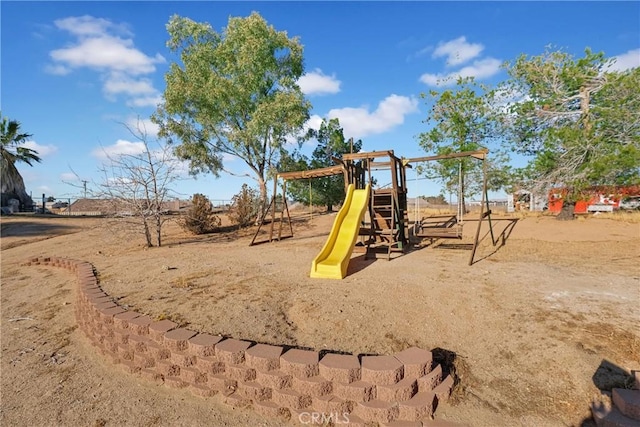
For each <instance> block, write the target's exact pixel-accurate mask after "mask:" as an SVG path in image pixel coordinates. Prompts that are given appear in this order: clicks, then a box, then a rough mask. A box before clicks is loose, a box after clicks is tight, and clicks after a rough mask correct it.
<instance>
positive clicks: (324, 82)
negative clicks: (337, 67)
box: [298, 68, 341, 95]
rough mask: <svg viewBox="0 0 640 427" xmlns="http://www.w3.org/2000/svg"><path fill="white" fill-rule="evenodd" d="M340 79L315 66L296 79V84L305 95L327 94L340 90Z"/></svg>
mask: <svg viewBox="0 0 640 427" xmlns="http://www.w3.org/2000/svg"><path fill="white" fill-rule="evenodd" d="M340 84H341V82H340V80H338V79H337V78H336V76H335V75H334V74H332V75H331V76H327V75H326V74H324V73H323V72H322V70H321V69H319V68H316V69H315V70H314V71H313V72H311V73H307V74H305V75H304V76H302V77H300V78H299V79H298V85H299V86H300V89H301V90H302V92H303V93H305V94H306V95H327V94H334V93H338V92H340Z"/></svg>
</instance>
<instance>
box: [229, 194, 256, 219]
mask: <svg viewBox="0 0 640 427" xmlns="http://www.w3.org/2000/svg"><path fill="white" fill-rule="evenodd" d="M259 206H260V199H259V197H258V193H257V192H256V190H254V189H253V188H251V187H249V186H248V185H247V184H242V188H241V189H240V192H239V193H238V194H236V195H235V196H233V198H232V199H231V211H230V212H229V219H230V220H231V222H232V223H233V224H236V225H238V226H240V227H246V226H248V225H251V224H252V223H253V221H254V220H255V218H256V215H257V213H258V210H259V209H258V208H259Z"/></svg>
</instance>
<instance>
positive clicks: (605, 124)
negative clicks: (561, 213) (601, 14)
mask: <svg viewBox="0 0 640 427" xmlns="http://www.w3.org/2000/svg"><path fill="white" fill-rule="evenodd" d="M610 63H611V60H610V59H607V58H606V57H605V56H604V54H603V53H593V52H591V50H589V49H586V50H585V55H584V57H582V58H574V57H573V56H572V55H570V54H568V53H566V52H562V51H560V50H558V51H551V50H550V49H549V48H548V49H547V50H546V51H545V52H544V53H543V54H541V55H538V56H532V57H527V56H526V55H522V56H520V57H519V58H518V59H517V60H516V61H514V62H513V63H511V64H506V67H507V70H508V72H509V74H510V76H511V79H510V80H509V81H508V82H506V84H505V89H503V90H505V91H509V92H510V93H514V94H519V95H520V99H519V100H517V101H516V102H513V103H512V104H511V105H510V106H509V109H508V114H505V116H504V121H503V124H504V125H505V131H506V132H505V136H506V139H507V143H508V147H509V148H510V149H512V150H513V151H516V152H519V153H521V154H524V155H527V156H529V157H530V159H531V161H530V162H529V164H528V165H527V167H526V168H524V169H523V170H522V171H520V172H521V174H522V176H523V178H524V180H525V181H526V182H527V183H528V184H525V185H527V186H528V187H529V188H532V189H534V188H539V189H545V188H549V187H552V186H564V187H567V188H569V189H571V191H570V194H569V195H568V199H569V200H572V199H573V200H577V199H579V198H580V194H581V193H583V190H584V189H585V188H586V187H589V186H594V185H612V184H625V185H629V184H637V183H639V182H640V167H639V166H638V165H640V97H638V93H640V69H638V68H635V69H632V70H628V71H625V72H609V71H608V66H609V65H610Z"/></svg>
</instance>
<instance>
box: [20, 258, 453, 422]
mask: <svg viewBox="0 0 640 427" xmlns="http://www.w3.org/2000/svg"><path fill="white" fill-rule="evenodd" d="M23 265H48V266H56V267H63V268H66V269H69V270H71V271H73V272H75V274H76V276H77V292H76V304H75V315H76V320H77V322H78V324H79V326H80V328H81V329H82V330H83V331H84V332H85V334H86V335H87V337H88V338H89V339H90V340H91V342H92V343H93V345H94V346H95V347H97V348H98V349H99V351H100V352H101V353H102V354H103V355H105V356H107V357H108V358H109V359H110V360H111V361H112V362H113V363H114V364H119V365H121V366H122V367H124V369H125V370H126V371H128V372H130V373H132V374H137V375H142V376H143V377H146V378H148V379H151V380H156V381H162V382H164V384H166V385H168V386H170V387H176V388H188V389H189V390H190V391H191V392H193V393H194V394H196V395H199V396H204V397H209V396H213V395H215V394H220V395H222V400H223V401H224V402H225V403H227V404H229V405H231V406H234V407H247V406H251V407H252V408H253V409H254V410H255V411H257V412H259V413H260V414H262V415H264V416H267V417H282V418H286V419H289V418H290V419H291V420H292V421H294V422H300V423H302V424H310V423H314V422H316V423H319V424H323V423H324V424H327V423H329V422H330V423H333V424H349V425H363V426H364V425H365V424H366V425H371V424H373V425H375V424H376V423H380V424H383V425H387V424H389V425H416V426H420V425H423V422H424V425H431V424H430V423H429V420H430V419H432V418H433V412H434V410H435V407H436V405H437V403H438V401H441V400H443V399H447V398H448V397H449V395H450V393H451V390H452V387H453V383H454V380H453V378H452V377H451V376H450V375H447V376H446V377H445V378H443V371H442V366H440V365H439V364H437V363H435V362H434V361H433V357H432V354H431V352H430V351H427V350H423V349H420V348H416V347H412V348H408V349H406V350H404V351H401V352H399V353H396V354H394V355H391V356H361V357H358V356H355V355H349V354H336V353H326V354H324V355H323V356H322V357H321V355H320V353H319V352H317V351H309V350H303V349H298V348H285V347H280V346H272V345H266V344H260V343H254V342H250V341H243V340H237V339H233V338H223V337H221V336H216V335H210V334H206V333H199V332H196V331H192V330H189V329H185V328H179V327H178V325H177V324H176V323H174V322H171V321H169V320H160V321H154V319H152V318H151V317H149V316H148V315H144V314H141V313H137V312H135V311H131V310H125V309H124V308H122V307H120V306H118V305H117V304H116V303H115V302H114V301H113V299H112V298H111V297H110V296H109V295H107V294H106V293H105V292H104V291H103V290H102V289H101V288H100V285H99V283H98V280H97V277H96V274H95V271H94V269H93V266H92V265H91V264H90V263H88V262H84V261H77V260H71V259H65V258H56V257H38V258H31V259H30V260H28V261H27V262H25V263H23Z"/></svg>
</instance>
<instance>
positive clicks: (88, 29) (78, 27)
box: [54, 15, 131, 36]
mask: <svg viewBox="0 0 640 427" xmlns="http://www.w3.org/2000/svg"><path fill="white" fill-rule="evenodd" d="M54 24H55V25H56V27H58V28H59V29H61V30H66V31H68V32H70V33H71V34H75V35H77V36H95V35H101V34H104V33H105V32H107V30H109V29H112V30H115V31H117V32H120V33H123V34H126V35H130V34H131V33H130V32H129V31H128V30H127V29H126V27H125V26H123V25H115V24H114V23H113V22H111V21H109V20H107V19H103V18H94V17H93V16H90V15H84V16H70V17H68V18H63V19H57V20H55V21H54Z"/></svg>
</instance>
